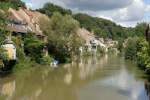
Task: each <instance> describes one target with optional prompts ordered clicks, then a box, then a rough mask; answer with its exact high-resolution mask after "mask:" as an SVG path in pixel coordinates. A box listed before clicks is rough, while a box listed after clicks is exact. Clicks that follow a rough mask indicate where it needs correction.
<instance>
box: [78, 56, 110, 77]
mask: <svg viewBox="0 0 150 100" xmlns="http://www.w3.org/2000/svg"><path fill="white" fill-rule="evenodd" d="M107 61H108V57H107V55H106V56H104V57H102V58H101V59H98V58H97V57H95V56H93V58H86V59H85V58H81V62H80V63H79V77H80V79H82V80H85V79H86V78H87V77H89V76H91V75H93V74H94V73H95V72H96V70H98V69H101V68H103V67H104V65H105V64H106V63H107Z"/></svg>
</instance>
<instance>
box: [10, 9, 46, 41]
mask: <svg viewBox="0 0 150 100" xmlns="http://www.w3.org/2000/svg"><path fill="white" fill-rule="evenodd" d="M9 13H10V16H9V20H10V23H9V24H8V27H7V29H8V30H9V31H11V32H13V33H14V34H17V33H22V34H26V33H28V32H32V33H35V35H36V36H37V37H38V38H39V39H41V40H44V41H46V36H45V35H44V34H43V33H42V31H41V29H40V25H39V21H40V18H41V17H44V18H47V16H45V15H43V14H41V13H39V12H36V11H30V10H27V9H24V8H19V10H15V9H12V8H10V9H9ZM47 19H48V18H47Z"/></svg>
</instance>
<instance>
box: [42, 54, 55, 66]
mask: <svg viewBox="0 0 150 100" xmlns="http://www.w3.org/2000/svg"><path fill="white" fill-rule="evenodd" d="M52 61H53V59H52V58H51V57H50V56H43V57H42V58H40V64H42V65H50V63H51V62H52Z"/></svg>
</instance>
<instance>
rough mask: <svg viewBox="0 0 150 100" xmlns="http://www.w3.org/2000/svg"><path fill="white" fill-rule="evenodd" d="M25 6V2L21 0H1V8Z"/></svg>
mask: <svg viewBox="0 0 150 100" xmlns="http://www.w3.org/2000/svg"><path fill="white" fill-rule="evenodd" d="M10 7H12V8H15V9H18V7H25V3H24V2H22V1H21V0H0V9H8V8H10Z"/></svg>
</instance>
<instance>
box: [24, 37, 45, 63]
mask: <svg viewBox="0 0 150 100" xmlns="http://www.w3.org/2000/svg"><path fill="white" fill-rule="evenodd" d="M44 45H45V44H44V43H43V42H42V41H40V40H38V39H37V38H36V37H34V36H32V35H28V36H26V37H25V39H24V51H25V54H26V55H27V56H29V57H31V58H32V60H34V61H36V62H38V63H39V62H40V58H41V57H42V54H43V48H44Z"/></svg>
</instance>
